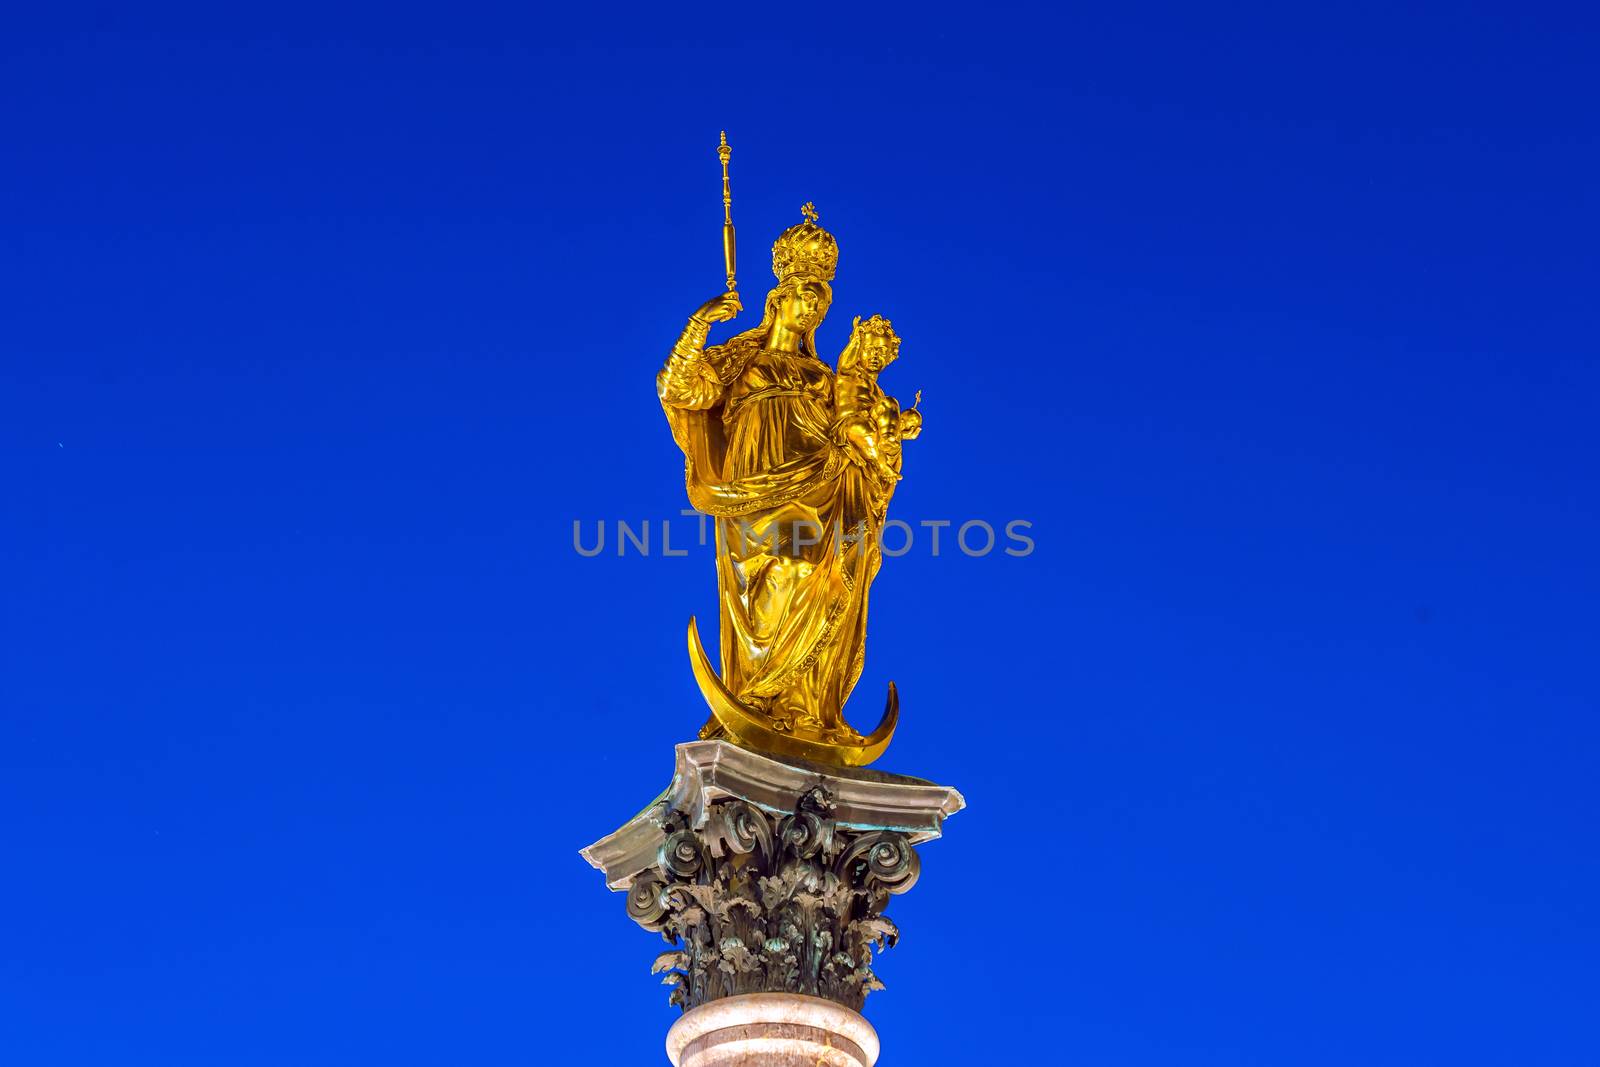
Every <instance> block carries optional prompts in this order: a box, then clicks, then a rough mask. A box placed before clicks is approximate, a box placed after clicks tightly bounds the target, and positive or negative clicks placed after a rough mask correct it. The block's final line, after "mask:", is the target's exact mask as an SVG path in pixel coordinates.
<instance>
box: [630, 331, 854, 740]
mask: <svg viewBox="0 0 1600 1067" xmlns="http://www.w3.org/2000/svg"><path fill="white" fill-rule="evenodd" d="M656 386H657V393H658V395H659V396H660V398H661V404H662V408H663V409H664V410H665V412H666V415H667V420H668V422H669V423H670V424H671V426H672V433H673V437H674V438H675V439H676V440H677V442H678V445H679V447H680V448H682V449H683V453H684V458H685V480H686V484H687V487H688V492H689V502H690V503H691V504H692V505H694V507H695V508H696V509H697V510H699V511H701V512H703V513H705V514H707V515H710V516H712V517H714V518H715V519H716V520H717V522H716V527H717V546H716V550H717V588H718V595H719V600H720V602H721V638H722V641H721V645H722V657H721V659H722V680H723V683H724V684H725V685H726V686H727V687H728V689H729V690H731V691H732V692H733V694H734V695H735V696H736V697H738V698H739V699H740V701H741V702H743V703H744V704H746V705H747V706H748V707H750V708H751V709H752V710H754V711H757V712H759V713H761V714H763V715H764V716H766V717H767V718H768V719H770V720H771V721H772V722H773V723H775V724H776V725H777V726H778V728H779V729H792V730H795V731H796V732H797V733H801V734H814V735H817V736H822V737H825V738H828V739H852V738H855V737H858V736H859V735H856V734H855V733H854V731H852V730H850V728H849V727H848V726H847V725H846V724H845V723H844V719H843V715H842V711H843V707H844V702H845V699H846V698H847V697H848V696H849V694H850V690H851V689H852V688H853V687H854V686H855V683H856V679H857V678H858V677H859V676H860V674H861V667H862V663H863V660H864V650H865V643H866V616H867V591H868V587H869V586H870V585H871V583H872V579H873V577H874V576H875V575H876V574H877V570H878V566H879V563H880V551H879V544H880V542H879V533H880V532H881V531H880V529H879V524H880V523H881V521H882V515H883V509H882V506H881V504H882V501H876V502H875V501H874V499H873V496H874V490H873V487H872V485H871V483H870V482H869V480H868V479H867V478H866V476H865V475H864V474H863V472H862V470H861V468H860V466H859V465H857V464H856V463H853V462H851V460H850V459H849V458H848V453H847V452H846V450H845V449H844V448H843V447H841V446H840V445H839V444H838V443H836V442H835V440H834V438H835V435H834V432H833V431H834V425H833V424H834V401H833V373H832V371H831V370H829V368H828V366H827V365H826V364H824V363H823V362H821V361H820V360H818V359H816V358H815V357H814V356H811V355H806V354H796V353H784V352H774V351H767V350H764V349H763V347H762V345H761V342H760V341H759V340H758V339H757V338H756V337H754V336H753V335H752V334H744V335H741V336H739V337H736V338H734V339H733V340H732V341H730V342H728V343H727V344H725V345H718V346H714V347H712V348H709V349H707V350H706V352H705V353H704V355H703V357H702V358H699V359H689V358H685V357H682V356H679V355H676V354H675V355H673V356H671V357H670V358H669V359H668V360H667V364H666V366H665V367H663V368H662V370H661V372H660V374H659V375H657V379H656Z"/></svg>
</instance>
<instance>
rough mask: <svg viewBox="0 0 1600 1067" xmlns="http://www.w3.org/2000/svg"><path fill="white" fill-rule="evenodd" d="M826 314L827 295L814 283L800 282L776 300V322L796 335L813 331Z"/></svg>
mask: <svg viewBox="0 0 1600 1067" xmlns="http://www.w3.org/2000/svg"><path fill="white" fill-rule="evenodd" d="M827 312H828V295H827V293H826V291H825V290H824V289H823V288H822V286H820V285H818V284H817V283H816V282H801V283H800V284H799V285H797V286H795V287H794V288H793V289H791V290H790V291H789V292H787V293H785V294H784V295H783V296H782V297H781V298H779V300H778V321H779V322H780V323H782V324H783V325H784V326H785V327H786V328H788V329H790V330H793V331H795V332H796V333H806V332H808V331H810V330H812V329H814V328H815V327H816V325H817V323H819V322H821V321H822V316H823V315H825V314H827Z"/></svg>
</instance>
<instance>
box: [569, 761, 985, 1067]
mask: <svg viewBox="0 0 1600 1067" xmlns="http://www.w3.org/2000/svg"><path fill="white" fill-rule="evenodd" d="M964 803H965V802H964V801H963V800H962V798H961V794H960V793H958V792H956V791H955V790H954V789H950V788H948V787H946V786H940V785H935V784H933V783H932V782H928V781H924V780H923V779H920V778H910V777H906V776H903V775H894V774H885V773H883V772H881V771H872V770H867V769H861V768H843V767H832V766H826V765H823V764H814V763H809V762H806V761H803V760H794V759H781V760H780V759H776V758H774V757H771V756H766V755H762V754H760V753H756V752H752V751H750V750H748V749H744V748H741V747H739V746H737V745H733V744H730V743H729V742H727V741H691V742H688V743H686V744H682V745H679V746H678V748H677V773H676V774H675V775H674V776H673V780H672V785H671V786H669V787H668V789H667V791H666V792H665V793H663V794H662V795H661V796H660V797H659V798H657V799H656V800H655V801H654V802H653V803H652V804H651V805H650V806H649V807H647V808H646V809H645V810H644V811H642V812H640V813H639V814H638V815H636V816H634V817H633V818H632V819H630V820H629V821H628V822H627V823H625V824H624V825H623V826H622V827H620V828H619V829H618V830H616V831H615V832H613V833H611V834H608V835H607V836H606V837H603V838H601V839H600V840H599V841H596V842H595V843H594V844H592V845H590V846H589V847H588V848H586V849H584V850H583V852H582V854H583V857H584V858H585V859H587V860H588V861H589V862H590V863H591V864H592V865H594V866H595V867H596V868H598V869H599V870H600V871H601V872H602V873H603V874H604V875H605V878H606V884H607V885H608V886H609V887H610V888H611V889H614V890H619V891H623V892H626V893H627V894H628V897H627V910H628V915H629V917H631V918H632V919H633V920H634V921H635V922H637V923H638V924H639V925H641V926H643V927H644V928H645V929H647V930H652V931H655V932H658V933H660V934H661V935H662V936H663V938H665V939H666V941H667V942H668V943H669V944H671V945H672V946H673V947H672V948H671V949H669V950H668V951H666V952H663V953H661V954H660V955H659V956H657V957H656V961H655V964H654V966H653V967H652V970H653V971H655V972H665V974H666V978H665V979H664V981H665V982H666V984H668V985H671V986H672V987H673V992H672V996H671V1000H672V1003H674V1004H677V1005H679V1006H680V1007H682V1008H683V1009H684V1012H685V1014H684V1015H683V1017H682V1018H681V1019H679V1020H678V1022H677V1024H675V1025H674V1026H673V1028H672V1030H671V1032H670V1033H669V1035H668V1039H667V1048H668V1055H669V1056H670V1057H671V1059H672V1062H673V1063H674V1064H676V1065H679V1067H745V1065H751V1067H756V1065H762V1067H783V1065H787V1064H791V1063H793V1064H807V1065H816V1064H829V1065H832V1064H837V1065H839V1067H871V1065H872V1063H873V1061H875V1060H876V1059H877V1055H878V1041H877V1035H876V1034H875V1033H874V1032H873V1030H872V1027H871V1026H870V1025H869V1024H868V1023H867V1021H866V1020H865V1019H863V1018H862V1017H861V1016H860V1015H859V1014H858V1013H859V1011H860V1009H861V1007H862V1004H863V1002H864V1001H865V999H866V995H867V994H868V993H869V992H872V991H873V990H877V989H882V988H883V984H882V983H881V982H880V981H879V980H878V978H877V976H876V975H875V974H874V973H873V971H872V961H873V953H874V950H875V949H876V950H877V951H879V952H881V951H882V950H883V949H885V948H887V947H889V946H890V945H893V944H894V943H895V941H896V940H897V939H898V938H899V936H900V931H899V930H898V929H897V928H896V926H895V925H894V923H893V922H892V921H890V920H889V919H888V918H886V917H885V916H884V914H883V911H884V909H885V908H886V907H887V906H888V903H889V898H890V897H891V896H894V895H896V894H899V893H904V892H906V891H907V890H909V889H910V888H911V887H912V885H913V884H914V883H915V882H916V880H917V874H918V871H919V869H920V867H921V862H920V860H919V859H918V857H917V853H916V850H915V847H914V846H916V845H919V844H922V843H923V842H926V841H931V840H933V839H934V838H936V837H938V836H939V834H940V832H941V828H942V826H943V822H944V819H945V817H946V816H948V815H951V814H954V813H955V812H957V811H959V810H961V808H962V807H963V806H964ZM808 1057H809V1058H808Z"/></svg>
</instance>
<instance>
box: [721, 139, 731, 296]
mask: <svg viewBox="0 0 1600 1067" xmlns="http://www.w3.org/2000/svg"><path fill="white" fill-rule="evenodd" d="M731 155H733V149H732V148H729V147H728V131H727V130H723V131H722V143H721V144H720V145H718V146H717V157H718V158H719V159H721V160H722V259H723V262H724V263H726V264H727V267H728V292H730V293H731V292H733V289H734V281H733V189H732V187H731V186H730V185H729V184H728V157H729V156H731Z"/></svg>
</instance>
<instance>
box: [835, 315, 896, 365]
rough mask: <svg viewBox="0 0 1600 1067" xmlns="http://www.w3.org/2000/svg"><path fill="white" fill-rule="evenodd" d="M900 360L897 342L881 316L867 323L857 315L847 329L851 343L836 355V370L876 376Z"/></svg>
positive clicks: (892, 330) (890, 328)
mask: <svg viewBox="0 0 1600 1067" xmlns="http://www.w3.org/2000/svg"><path fill="white" fill-rule="evenodd" d="M899 357H900V338H899V336H898V335H896V334H895V332H894V327H893V326H891V325H889V320H888V319H886V318H884V317H883V316H882V315H874V316H872V318H870V319H868V320H867V321H866V322H862V321H861V316H859V315H857V316H856V318H855V322H854V323H853V324H852V326H851V329H850V343H849V344H847V345H845V346H844V351H843V352H842V353H840V355H839V369H840V370H841V371H846V372H849V373H854V374H870V375H873V376H876V375H877V374H878V372H879V371H881V370H883V368H885V367H887V366H888V365H889V364H891V363H893V362H894V361H895V360H896V359H898V358H899Z"/></svg>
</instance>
